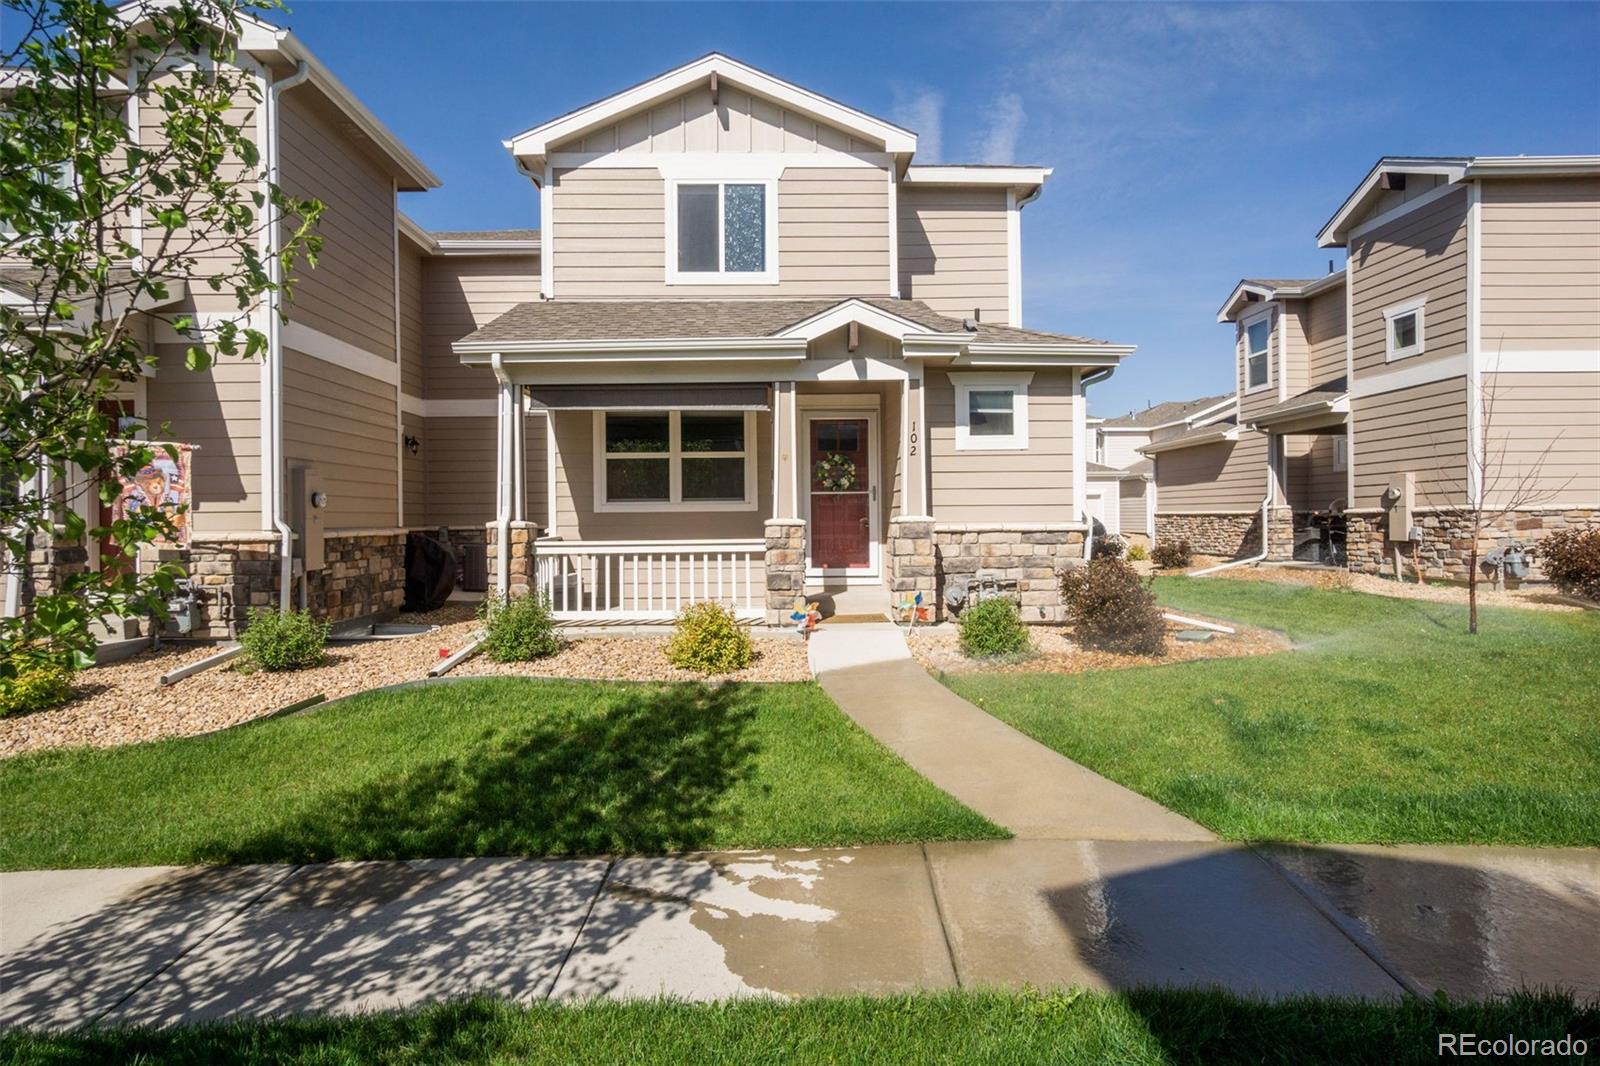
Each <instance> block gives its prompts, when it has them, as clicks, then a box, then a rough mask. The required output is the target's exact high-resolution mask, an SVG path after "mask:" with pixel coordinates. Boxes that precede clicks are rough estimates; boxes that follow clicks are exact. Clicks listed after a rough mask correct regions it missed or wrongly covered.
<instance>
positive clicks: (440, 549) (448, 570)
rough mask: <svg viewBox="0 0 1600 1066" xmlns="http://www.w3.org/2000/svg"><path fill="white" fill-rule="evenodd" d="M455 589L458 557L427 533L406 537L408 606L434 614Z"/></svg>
mask: <svg viewBox="0 0 1600 1066" xmlns="http://www.w3.org/2000/svg"><path fill="white" fill-rule="evenodd" d="M455 588H456V557H455V555H454V554H453V553H452V552H451V551H450V546H449V545H447V544H445V543H443V542H442V541H440V540H438V539H437V538H435V537H431V536H429V535H428V534H426V533H412V534H411V535H410V536H408V537H406V606H405V609H406V610H408V611H435V610H438V609H439V608H440V607H443V606H444V601H445V600H447V599H449V598H450V593H452V592H454V591H455Z"/></svg>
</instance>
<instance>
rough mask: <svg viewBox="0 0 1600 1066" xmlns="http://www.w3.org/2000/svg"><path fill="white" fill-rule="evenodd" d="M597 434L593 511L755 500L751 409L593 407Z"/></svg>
mask: <svg viewBox="0 0 1600 1066" xmlns="http://www.w3.org/2000/svg"><path fill="white" fill-rule="evenodd" d="M594 436H595V478H594V486H595V488H594V508H595V510H596V511H677V510H685V511H729V510H733V511H747V510H751V509H753V508H754V507H755V506H756V477H755V459H756V456H755V445H754V441H755V415H754V414H753V413H751V412H746V411H641V412H631V411H630V412H615V411H613V412H609V413H608V412H596V413H595V416H594Z"/></svg>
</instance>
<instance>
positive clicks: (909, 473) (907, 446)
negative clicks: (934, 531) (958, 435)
mask: <svg viewBox="0 0 1600 1066" xmlns="http://www.w3.org/2000/svg"><path fill="white" fill-rule="evenodd" d="M903 388H904V392H903V393H902V407H901V412H900V458H901V470H902V471H904V477H905V484H904V485H903V486H902V490H901V499H900V508H901V511H902V512H903V513H904V514H906V515H910V516H915V517H919V518H921V517H926V516H927V515H928V514H929V506H930V505H929V503H928V404H927V393H926V390H925V389H924V388H923V376H922V364H921V363H917V362H914V363H912V364H911V367H910V371H909V373H908V374H907V375H906V380H905V385H904V386H903Z"/></svg>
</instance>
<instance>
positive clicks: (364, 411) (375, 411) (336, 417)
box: [283, 348, 399, 530]
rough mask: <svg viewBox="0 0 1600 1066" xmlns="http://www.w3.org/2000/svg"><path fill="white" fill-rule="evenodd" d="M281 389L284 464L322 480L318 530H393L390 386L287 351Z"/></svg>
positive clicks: (392, 395)
mask: <svg viewBox="0 0 1600 1066" xmlns="http://www.w3.org/2000/svg"><path fill="white" fill-rule="evenodd" d="M283 386H284V388H283V454H284V458H285V461H286V464H287V466H289V467H291V468H292V467H293V466H295V465H296V464H301V463H307V464H310V465H311V466H313V467H315V468H316V470H317V473H318V474H319V475H321V478H322V482H323V485H324V486H326V491H327V493H328V507H327V512H326V514H325V517H324V528H325V529H330V530H333V529H360V528H370V527H374V526H393V525H395V523H396V519H397V517H398V514H397V510H396V495H397V493H398V492H399V487H398V484H397V480H396V469H395V464H396V462H397V459H396V454H395V452H396V441H395V433H396V421H395V392H394V386H393V385H390V384H388V383H387V382H383V381H379V380H377V379H376V378H369V377H367V376H366V375H365V374H358V373H356V372H355V371H353V370H347V369H345V368H344V367H341V366H335V365H334V364H332V363H327V362H324V361H323V360H321V359H317V358H314V357H312V356H309V355H306V354H305V353H304V352H297V351H295V350H294V349H292V348H286V349H284V352H283Z"/></svg>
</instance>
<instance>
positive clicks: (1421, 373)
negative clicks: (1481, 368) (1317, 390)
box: [1349, 352, 1471, 399]
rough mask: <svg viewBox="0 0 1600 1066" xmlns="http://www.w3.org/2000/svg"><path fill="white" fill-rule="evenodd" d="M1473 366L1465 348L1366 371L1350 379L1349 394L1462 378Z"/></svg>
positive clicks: (1384, 390)
mask: <svg viewBox="0 0 1600 1066" xmlns="http://www.w3.org/2000/svg"><path fill="white" fill-rule="evenodd" d="M1470 370H1471V364H1470V363H1469V362H1468V361H1467V353H1466V352H1462V353H1461V354H1459V355H1451V356H1447V357H1445V358H1443V359H1430V360H1428V361H1426V362H1422V363H1415V364H1412V365H1409V366H1401V367H1397V368H1396V369H1394V370H1384V371H1380V372H1378V373H1376V374H1364V375H1362V376H1361V377H1359V378H1357V379H1356V380H1355V381H1353V382H1351V383H1350V393H1349V395H1350V396H1351V397H1352V398H1354V399H1360V398H1362V397H1364V396H1377V395H1379V394H1381V393H1385V392H1397V391H1399V390H1400V389H1410V388H1415V387H1416V386H1418V385H1427V384H1429V383H1430V382H1434V381H1448V380H1449V379H1451V378H1459V377H1462V376H1464V375H1466V374H1467V373H1468V372H1469V371H1470Z"/></svg>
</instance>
